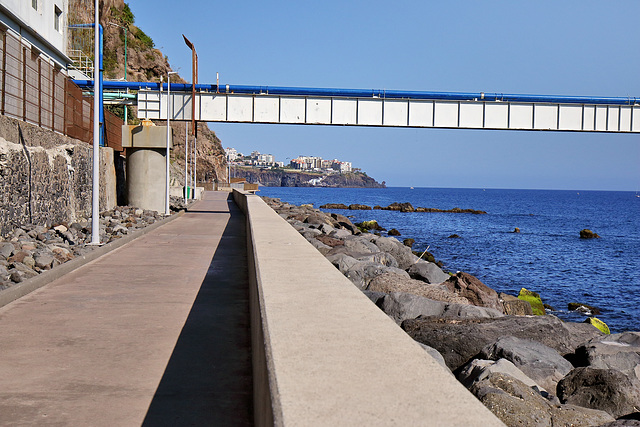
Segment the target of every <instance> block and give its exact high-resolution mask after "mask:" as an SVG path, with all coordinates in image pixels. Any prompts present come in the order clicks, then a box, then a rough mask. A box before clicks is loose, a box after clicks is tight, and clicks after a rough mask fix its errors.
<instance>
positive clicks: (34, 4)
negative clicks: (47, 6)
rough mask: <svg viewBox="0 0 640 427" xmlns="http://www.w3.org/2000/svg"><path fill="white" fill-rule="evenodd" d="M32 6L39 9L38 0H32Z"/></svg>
mask: <svg viewBox="0 0 640 427" xmlns="http://www.w3.org/2000/svg"><path fill="white" fill-rule="evenodd" d="M31 7H32V8H34V9H35V10H38V0H31Z"/></svg>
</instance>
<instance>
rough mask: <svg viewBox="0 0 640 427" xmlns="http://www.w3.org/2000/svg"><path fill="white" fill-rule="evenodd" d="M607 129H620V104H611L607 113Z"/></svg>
mask: <svg viewBox="0 0 640 427" xmlns="http://www.w3.org/2000/svg"><path fill="white" fill-rule="evenodd" d="M607 116H608V118H607V130H612V131H618V130H620V123H619V122H618V120H619V118H620V107H618V106H613V105H612V106H610V107H609V113H608V114H607Z"/></svg>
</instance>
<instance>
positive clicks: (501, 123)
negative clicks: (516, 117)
mask: <svg viewBox="0 0 640 427" xmlns="http://www.w3.org/2000/svg"><path fill="white" fill-rule="evenodd" d="M484 127H485V128H488V129H507V128H508V127H509V104H502V103H493V102H488V103H486V104H485V105H484Z"/></svg>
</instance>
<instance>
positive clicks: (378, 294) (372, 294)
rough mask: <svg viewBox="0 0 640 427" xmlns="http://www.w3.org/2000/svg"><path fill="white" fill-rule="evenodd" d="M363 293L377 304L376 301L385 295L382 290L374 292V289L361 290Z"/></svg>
mask: <svg viewBox="0 0 640 427" xmlns="http://www.w3.org/2000/svg"><path fill="white" fill-rule="evenodd" d="M362 293H363V294H365V295H366V296H367V298H369V299H370V300H371V302H373V303H374V304H376V305H378V302H379V301H380V302H381V301H382V298H384V297H386V296H387V294H385V293H384V292H376V291H366V290H365V291H362Z"/></svg>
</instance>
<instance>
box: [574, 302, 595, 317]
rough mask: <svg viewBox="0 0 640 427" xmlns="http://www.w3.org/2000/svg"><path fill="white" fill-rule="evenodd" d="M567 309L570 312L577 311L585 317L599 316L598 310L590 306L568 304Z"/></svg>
mask: <svg viewBox="0 0 640 427" xmlns="http://www.w3.org/2000/svg"><path fill="white" fill-rule="evenodd" d="M567 307H568V308H569V310H571V311H578V312H580V313H582V314H585V315H587V316H593V315H594V314H600V309H599V308H598V307H593V306H591V305H587V304H582V303H579V302H570V303H569V304H568V305H567Z"/></svg>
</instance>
